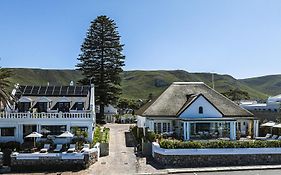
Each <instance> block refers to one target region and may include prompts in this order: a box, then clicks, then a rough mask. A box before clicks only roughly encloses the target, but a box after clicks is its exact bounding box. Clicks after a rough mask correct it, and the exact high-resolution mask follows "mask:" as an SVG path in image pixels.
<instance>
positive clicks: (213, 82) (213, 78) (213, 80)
mask: <svg viewBox="0 0 281 175" xmlns="http://www.w3.org/2000/svg"><path fill="white" fill-rule="evenodd" d="M212 84H213V89H214V90H215V74H214V72H212Z"/></svg>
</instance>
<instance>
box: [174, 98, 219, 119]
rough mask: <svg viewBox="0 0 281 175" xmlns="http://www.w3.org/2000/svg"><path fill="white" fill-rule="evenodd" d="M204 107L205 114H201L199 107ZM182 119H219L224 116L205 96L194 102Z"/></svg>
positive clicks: (182, 115) (181, 116)
mask: <svg viewBox="0 0 281 175" xmlns="http://www.w3.org/2000/svg"><path fill="white" fill-rule="evenodd" d="M200 106H202V107H203V114H199V107H200ZM179 117H180V118H219V117H222V114H221V113H220V112H219V111H218V110H217V109H216V108H215V107H214V106H213V105H212V104H210V103H209V102H208V101H207V100H206V99H205V98H204V97H203V96H200V97H198V98H197V99H196V101H194V102H193V103H192V104H191V105H190V106H189V107H188V108H187V109H186V110H185V111H184V112H183V113H182V114H181V115H180V116H179Z"/></svg>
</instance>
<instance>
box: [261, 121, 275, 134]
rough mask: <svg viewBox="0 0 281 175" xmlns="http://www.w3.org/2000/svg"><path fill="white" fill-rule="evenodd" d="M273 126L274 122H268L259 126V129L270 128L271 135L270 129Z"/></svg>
mask: <svg viewBox="0 0 281 175" xmlns="http://www.w3.org/2000/svg"><path fill="white" fill-rule="evenodd" d="M274 126H275V122H273V121H269V122H266V123H263V124H261V127H270V132H271V134H272V129H273V127H274Z"/></svg>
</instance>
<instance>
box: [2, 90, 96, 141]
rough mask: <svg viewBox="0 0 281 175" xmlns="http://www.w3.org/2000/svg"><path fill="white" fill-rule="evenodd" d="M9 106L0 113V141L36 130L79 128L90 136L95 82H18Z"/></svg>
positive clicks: (57, 131) (54, 132)
mask: <svg viewBox="0 0 281 175" xmlns="http://www.w3.org/2000/svg"><path fill="white" fill-rule="evenodd" d="M15 92H16V93H15V97H16V103H15V104H14V105H13V107H12V109H6V110H5V111H4V112H2V113H0V142H7V141H18V142H21V143H23V142H24V141H25V139H27V138H25V136H27V135H28V134H30V133H32V132H34V131H36V132H38V133H43V132H47V134H48V135H50V136H52V137H53V138H55V136H57V135H60V134H62V133H63V132H65V131H70V132H72V131H73V130H74V129H76V128H79V129H81V130H82V131H86V132H87V133H88V138H87V139H88V140H89V141H92V139H93V129H94V127H95V110H94V109H95V108H94V106H95V103H94V86H93V85H91V86H19V87H18V88H17V89H16V91H15Z"/></svg>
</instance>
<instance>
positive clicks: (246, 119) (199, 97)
mask: <svg viewBox="0 0 281 175" xmlns="http://www.w3.org/2000/svg"><path fill="white" fill-rule="evenodd" d="M137 113H138V115H140V116H141V117H139V119H140V120H141V119H145V121H144V122H143V121H142V122H141V121H140V122H139V123H143V124H144V125H145V127H148V128H149V129H150V130H152V131H154V132H156V133H166V134H174V135H177V136H178V137H180V138H182V139H184V140H195V139H220V138H221V139H230V140H236V134H237V133H239V135H241V136H242V137H246V136H248V137H249V136H251V137H256V136H258V127H259V124H258V120H255V119H254V116H253V114H252V113H250V112H249V111H247V110H245V109H243V108H241V107H239V106H238V105H237V104H235V103H233V102H232V101H231V100H229V99H228V98H226V97H224V96H223V95H221V94H220V93H218V92H217V91H215V90H213V89H212V88H210V87H209V86H207V85H206V84H204V83H202V82H174V83H173V84H172V85H170V86H169V87H168V88H167V89H166V90H165V91H164V92H163V93H162V94H161V95H160V96H159V97H158V98H157V99H155V100H152V101H150V102H149V103H147V104H146V105H144V106H143V107H142V108H141V109H140V110H139V111H138V112H137Z"/></svg>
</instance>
